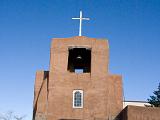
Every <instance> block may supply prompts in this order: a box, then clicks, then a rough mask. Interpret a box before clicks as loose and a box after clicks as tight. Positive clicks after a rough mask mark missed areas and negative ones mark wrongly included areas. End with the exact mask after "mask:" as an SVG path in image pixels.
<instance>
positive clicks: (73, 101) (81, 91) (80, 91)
mask: <svg viewBox="0 0 160 120" xmlns="http://www.w3.org/2000/svg"><path fill="white" fill-rule="evenodd" d="M76 92H79V93H81V106H75V104H74V103H75V93H76ZM72 107H73V108H83V90H73V100H72Z"/></svg>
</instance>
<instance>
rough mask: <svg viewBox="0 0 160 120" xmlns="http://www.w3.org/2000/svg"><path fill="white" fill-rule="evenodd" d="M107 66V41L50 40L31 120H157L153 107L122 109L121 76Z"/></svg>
mask: <svg viewBox="0 0 160 120" xmlns="http://www.w3.org/2000/svg"><path fill="white" fill-rule="evenodd" d="M80 34H81V33H80ZM108 66H109V44H108V40H106V39H96V38H88V37H85V36H81V35H79V36H75V37H71V38H54V39H53V40H52V43H51V49H50V68H49V71H37V72H36V80H35V88H34V106H33V120H160V118H159V117H157V116H159V114H160V110H158V109H155V108H142V107H136V106H127V107H126V108H125V109H123V97H122V96H123V94H122V89H123V88H122V87H123V86H122V76H121V75H114V74H111V73H109V70H108Z"/></svg>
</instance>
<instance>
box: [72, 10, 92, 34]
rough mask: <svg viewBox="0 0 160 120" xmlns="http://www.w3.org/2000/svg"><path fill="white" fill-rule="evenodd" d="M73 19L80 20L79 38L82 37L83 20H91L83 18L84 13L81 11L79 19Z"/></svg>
mask: <svg viewBox="0 0 160 120" xmlns="http://www.w3.org/2000/svg"><path fill="white" fill-rule="evenodd" d="M72 19H79V36H82V20H89V18H83V17H82V11H80V16H79V18H72Z"/></svg>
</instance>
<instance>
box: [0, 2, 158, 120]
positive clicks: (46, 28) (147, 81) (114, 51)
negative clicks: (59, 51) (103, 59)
mask: <svg viewBox="0 0 160 120" xmlns="http://www.w3.org/2000/svg"><path fill="white" fill-rule="evenodd" d="M80 10H82V11H83V14H84V16H85V17H89V18H90V19H91V20H90V21H84V22H83V31H82V35H84V36H87V37H94V38H107V39H108V40H109V45H110V59H109V61H110V65H109V70H110V73H113V74H121V75H122V76H123V85H124V95H125V99H126V100H146V99H147V98H148V97H149V96H150V95H152V92H153V90H154V89H156V88H157V86H158V83H159V82H160V76H159V75H160V62H159V60H160V1H159V0H0V68H1V69H0V112H5V111H8V110H13V111H15V112H16V113H18V114H22V115H23V114H26V115H27V117H26V119H27V120H28V119H31V117H32V102H33V88H34V80H35V72H36V71H37V70H48V66H49V59H50V58H49V57H50V43H51V38H64V37H72V36H77V35H78V27H79V21H77V20H72V19H71V18H72V17H78V16H79V11H80Z"/></svg>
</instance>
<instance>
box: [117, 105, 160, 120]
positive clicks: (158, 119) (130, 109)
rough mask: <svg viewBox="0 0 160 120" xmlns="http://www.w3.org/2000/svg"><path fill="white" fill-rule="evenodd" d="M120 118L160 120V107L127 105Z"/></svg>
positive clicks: (123, 119) (125, 119)
mask: <svg viewBox="0 0 160 120" xmlns="http://www.w3.org/2000/svg"><path fill="white" fill-rule="evenodd" d="M120 117H121V119H120V120H160V108H154V107H139V106H127V107H126V108H125V109H124V110H123V111H122V112H121V115H120Z"/></svg>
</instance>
